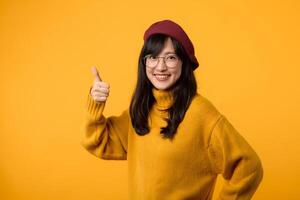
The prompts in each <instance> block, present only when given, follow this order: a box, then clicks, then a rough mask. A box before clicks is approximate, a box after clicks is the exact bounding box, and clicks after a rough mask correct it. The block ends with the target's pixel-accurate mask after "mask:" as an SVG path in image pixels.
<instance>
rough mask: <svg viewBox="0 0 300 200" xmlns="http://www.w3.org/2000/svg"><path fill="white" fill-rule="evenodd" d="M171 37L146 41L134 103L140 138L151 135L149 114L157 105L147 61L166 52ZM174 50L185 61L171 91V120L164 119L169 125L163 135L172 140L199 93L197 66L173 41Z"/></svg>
mask: <svg viewBox="0 0 300 200" xmlns="http://www.w3.org/2000/svg"><path fill="white" fill-rule="evenodd" d="M168 37H170V36H167V35H164V34H154V35H152V36H150V37H149V38H148V40H147V41H145V43H144V46H143V48H142V50H141V53H140V56H139V60H138V77H137V84H136V88H135V91H134V93H133V96H132V99H131V103H130V117H131V123H132V126H133V127H134V129H135V131H136V133H137V134H138V135H141V136H142V135H145V134H147V133H149V126H148V114H149V111H150V109H151V107H152V105H153V104H154V103H155V98H154V96H153V94H152V87H154V86H153V85H152V83H151V82H150V80H149V79H148V77H147V75H146V66H145V63H144V61H143V58H144V56H145V55H147V54H152V55H154V56H157V55H158V54H159V53H160V52H161V51H162V49H163V47H164V44H165V41H166V40H167V39H168ZM170 38H171V40H172V44H173V46H174V50H175V53H176V54H177V55H178V57H179V58H180V59H181V61H182V70H181V75H180V77H179V79H178V80H177V81H176V83H175V84H174V85H173V86H172V87H171V88H169V89H168V90H170V91H171V94H172V97H173V103H172V105H171V107H170V108H168V109H166V110H165V111H167V112H168V113H169V118H167V119H164V120H166V121H167V122H168V125H167V126H166V127H161V131H160V133H161V134H162V136H163V138H169V139H172V138H173V137H174V135H175V133H176V130H177V127H178V126H179V124H180V122H181V121H182V120H183V118H184V115H185V112H186V110H187V109H188V107H189V105H190V103H191V101H192V99H193V97H194V96H195V95H196V93H197V83H196V79H195V76H194V72H193V63H192V61H191V60H190V59H189V57H188V55H187V53H186V52H185V50H184V48H183V47H182V46H181V44H180V43H179V42H178V41H177V40H176V39H174V38H172V37H170Z"/></svg>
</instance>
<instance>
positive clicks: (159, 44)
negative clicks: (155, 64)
mask: <svg viewBox="0 0 300 200" xmlns="http://www.w3.org/2000/svg"><path fill="white" fill-rule="evenodd" d="M167 38H168V36H167V35H164V34H155V35H152V36H150V37H149V39H148V41H147V43H146V44H145V49H144V56H145V55H148V54H151V55H153V56H157V55H158V54H159V53H160V52H161V51H162V50H163V48H164V45H165V41H166V40H167Z"/></svg>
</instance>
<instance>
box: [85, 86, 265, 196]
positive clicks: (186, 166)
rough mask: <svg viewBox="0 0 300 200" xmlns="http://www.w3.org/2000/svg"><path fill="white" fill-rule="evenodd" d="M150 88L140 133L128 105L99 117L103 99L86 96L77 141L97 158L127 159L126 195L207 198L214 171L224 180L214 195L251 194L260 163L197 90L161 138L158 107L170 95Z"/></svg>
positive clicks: (165, 105) (257, 181)
mask: <svg viewBox="0 0 300 200" xmlns="http://www.w3.org/2000/svg"><path fill="white" fill-rule="evenodd" d="M152 92H153V95H154V97H155V100H156V102H155V103H154V105H153V106H152V109H151V110H150V112H149V117H148V119H149V122H148V123H149V127H150V132H149V133H148V134H146V135H144V136H139V135H138V134H137V133H136V132H135V130H134V128H133V126H132V124H131V121H130V115H129V109H126V110H124V111H123V112H122V113H121V114H120V115H119V116H109V117H105V116H104V115H103V109H104V107H105V102H96V101H94V100H93V98H92V97H91V95H90V94H88V97H87V104H86V121H85V123H84V128H83V129H84V136H83V139H82V141H81V145H82V146H83V147H84V148H85V149H86V150H87V151H88V152H90V153H91V154H93V155H94V156H96V157H98V158H101V159H105V160H127V161H128V184H129V185H128V186H129V200H184V199H190V200H192V199H195V200H196V199H197V200H199V199H200V200H210V199H212V196H213V191H214V188H215V183H216V180H217V177H218V174H220V175H221V176H222V178H223V179H224V184H223V186H222V188H221V191H220V193H219V194H217V195H216V196H217V198H216V199H218V200H248V199H251V197H252V196H253V194H254V193H255V191H256V189H257V188H258V186H259V184H260V182H261V180H262V178H263V168H262V163H261V160H260V158H259V157H258V155H257V153H256V152H255V151H254V149H253V148H252V147H251V146H250V145H249V143H247V141H246V140H245V139H244V137H243V136H242V135H241V134H239V132H238V131H237V130H236V129H235V128H234V127H233V125H232V124H231V123H230V122H229V120H228V119H227V118H226V117H225V115H223V114H222V113H220V112H219V111H218V110H217V109H216V107H215V106H214V105H213V104H212V103H211V101H209V100H208V99H207V98H206V97H204V96H203V95H201V94H199V93H197V94H196V96H195V97H194V98H193V100H192V102H191V104H190V106H189V108H188V110H187V111H186V114H185V116H184V119H183V121H182V122H181V123H180V124H179V126H178V128H177V133H176V135H175V137H174V139H173V140H172V141H171V140H168V139H163V138H162V137H161V134H160V128H161V127H164V126H166V125H167V122H166V121H165V120H164V119H163V118H164V117H167V116H168V113H167V112H164V111H161V109H166V108H168V107H170V106H171V103H172V95H171V93H170V92H167V91H165V90H158V89H155V88H153V89H152Z"/></svg>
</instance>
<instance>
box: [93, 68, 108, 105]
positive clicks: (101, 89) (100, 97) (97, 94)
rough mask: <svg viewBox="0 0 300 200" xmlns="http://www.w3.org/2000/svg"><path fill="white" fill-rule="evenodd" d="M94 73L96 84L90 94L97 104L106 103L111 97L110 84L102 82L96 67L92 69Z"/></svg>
mask: <svg viewBox="0 0 300 200" xmlns="http://www.w3.org/2000/svg"><path fill="white" fill-rule="evenodd" d="M92 73H93V76H94V84H93V87H92V88H91V91H90V94H91V96H92V97H93V99H94V100H95V101H97V102H103V101H106V99H107V97H108V95H109V84H108V83H105V82H103V81H102V80H101V78H100V75H99V72H98V70H97V68H96V67H92Z"/></svg>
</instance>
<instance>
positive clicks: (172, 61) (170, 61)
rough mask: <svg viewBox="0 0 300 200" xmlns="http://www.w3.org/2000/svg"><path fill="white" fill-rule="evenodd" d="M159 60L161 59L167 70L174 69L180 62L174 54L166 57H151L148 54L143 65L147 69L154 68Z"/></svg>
mask: <svg viewBox="0 0 300 200" xmlns="http://www.w3.org/2000/svg"><path fill="white" fill-rule="evenodd" d="M159 58H163V60H164V63H165V64H166V66H167V67H168V68H176V67H177V64H178V62H179V60H180V59H179V58H178V56H177V55H176V54H169V55H166V56H153V55H151V54H149V55H146V56H145V57H144V63H145V65H146V66H147V67H151V68H154V67H156V66H157V64H158V62H159Z"/></svg>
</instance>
